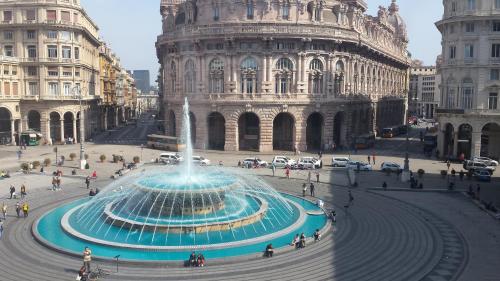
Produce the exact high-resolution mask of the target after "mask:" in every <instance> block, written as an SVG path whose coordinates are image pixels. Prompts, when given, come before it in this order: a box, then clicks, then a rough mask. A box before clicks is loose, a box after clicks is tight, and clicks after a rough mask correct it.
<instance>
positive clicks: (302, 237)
mask: <svg viewBox="0 0 500 281" xmlns="http://www.w3.org/2000/svg"><path fill="white" fill-rule="evenodd" d="M305 247H306V236H305V235H304V232H302V234H300V242H299V248H305Z"/></svg>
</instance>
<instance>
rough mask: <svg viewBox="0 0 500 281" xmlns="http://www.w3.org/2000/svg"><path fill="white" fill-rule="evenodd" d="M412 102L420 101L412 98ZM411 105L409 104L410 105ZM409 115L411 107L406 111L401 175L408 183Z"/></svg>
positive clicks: (402, 179)
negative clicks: (404, 147)
mask: <svg viewBox="0 0 500 281" xmlns="http://www.w3.org/2000/svg"><path fill="white" fill-rule="evenodd" d="M410 99H411V100H412V101H414V102H416V101H417V100H418V98H417V97H412V98H410ZM408 105H409V103H408ZM409 113H410V107H409V106H408V107H407V109H406V120H405V121H406V152H405V162H404V167H403V173H402V174H401V181H402V182H408V181H410V178H411V177H410V152H409V150H410V122H409V118H408V117H409V116H408V115H409Z"/></svg>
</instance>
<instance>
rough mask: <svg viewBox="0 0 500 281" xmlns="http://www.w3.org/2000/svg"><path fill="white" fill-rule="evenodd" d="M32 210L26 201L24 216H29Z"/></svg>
mask: <svg viewBox="0 0 500 281" xmlns="http://www.w3.org/2000/svg"><path fill="white" fill-rule="evenodd" d="M29 211H30V206H29V205H28V203H26V202H24V204H23V214H24V218H27V217H28V213H29Z"/></svg>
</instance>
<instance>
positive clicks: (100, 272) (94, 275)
mask: <svg viewBox="0 0 500 281" xmlns="http://www.w3.org/2000/svg"><path fill="white" fill-rule="evenodd" d="M110 274H111V271H109V270H107V269H102V268H100V267H99V265H97V266H96V268H95V269H94V270H91V271H90V273H89V275H88V277H87V280H88V281H96V280H99V279H100V278H104V277H106V276H108V275H110Z"/></svg>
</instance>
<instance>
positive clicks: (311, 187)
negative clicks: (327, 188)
mask: <svg viewBox="0 0 500 281" xmlns="http://www.w3.org/2000/svg"><path fill="white" fill-rule="evenodd" d="M315 189H316V187H315V186H314V183H312V182H311V183H309V192H310V194H311V197H315V196H316V192H315ZM306 191H307V183H303V184H302V197H306Z"/></svg>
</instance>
